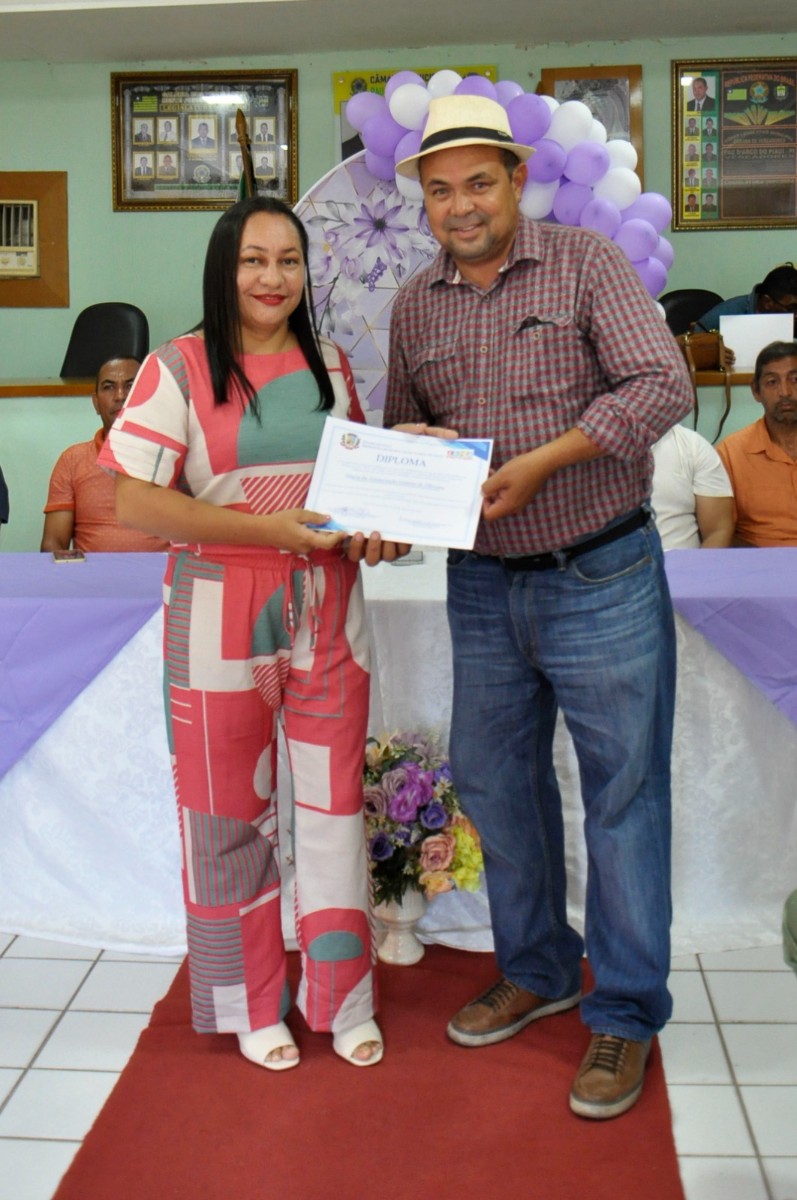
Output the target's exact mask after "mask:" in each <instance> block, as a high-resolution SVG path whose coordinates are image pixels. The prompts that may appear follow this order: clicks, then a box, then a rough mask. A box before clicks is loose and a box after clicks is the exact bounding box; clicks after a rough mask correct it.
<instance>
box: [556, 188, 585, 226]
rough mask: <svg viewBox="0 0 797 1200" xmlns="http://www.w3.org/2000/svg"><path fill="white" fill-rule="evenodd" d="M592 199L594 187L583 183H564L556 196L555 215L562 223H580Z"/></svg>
mask: <svg viewBox="0 0 797 1200" xmlns="http://www.w3.org/2000/svg"><path fill="white" fill-rule="evenodd" d="M591 199H592V189H591V188H588V187H586V185H585V184H583V183H567V182H565V183H563V184H562V186H561V187H560V188H559V191H558V192H557V193H556V195H555V196H554V201H553V215H554V216H555V217H556V219H557V221H559V222H560V223H561V224H562V225H578V220H579V217H580V216H581V214H582V212H583V211H584V208H585V206H586V205H587V204H589V202H590V200H591Z"/></svg>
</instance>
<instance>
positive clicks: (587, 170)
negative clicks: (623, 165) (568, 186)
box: [564, 142, 609, 183]
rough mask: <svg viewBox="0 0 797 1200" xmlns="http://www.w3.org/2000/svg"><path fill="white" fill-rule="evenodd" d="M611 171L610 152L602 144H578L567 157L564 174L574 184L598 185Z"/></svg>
mask: <svg viewBox="0 0 797 1200" xmlns="http://www.w3.org/2000/svg"><path fill="white" fill-rule="evenodd" d="M608 170H609V151H608V150H607V149H606V147H605V146H603V145H602V144H601V143H600V142H578V143H577V144H576V145H575V146H574V147H573V149H572V150H571V151H570V153H569V154H568V156H567V162H566V163H565V169H564V174H565V175H566V176H567V178H568V179H572V181H573V183H597V181H598V180H599V179H602V178H603V176H604V175H605V174H606V172H607V171H608Z"/></svg>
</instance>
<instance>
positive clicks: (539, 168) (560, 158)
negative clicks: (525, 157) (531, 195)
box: [529, 138, 567, 183]
mask: <svg viewBox="0 0 797 1200" xmlns="http://www.w3.org/2000/svg"><path fill="white" fill-rule="evenodd" d="M566 159H567V151H566V150H563V149H562V147H561V146H560V145H559V143H558V142H553V141H551V139H550V138H540V139H539V141H537V142H535V143H534V153H533V154H532V156H531V158H530V159H529V179H533V180H535V182H536V183H553V181H554V179H558V178H559V176H560V175H561V174H562V168H563V167H564V165H565V161H566Z"/></svg>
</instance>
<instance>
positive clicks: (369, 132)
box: [362, 110, 407, 160]
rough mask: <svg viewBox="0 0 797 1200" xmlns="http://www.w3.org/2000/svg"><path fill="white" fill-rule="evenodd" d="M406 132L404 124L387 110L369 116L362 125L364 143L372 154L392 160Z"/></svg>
mask: <svg viewBox="0 0 797 1200" xmlns="http://www.w3.org/2000/svg"><path fill="white" fill-rule="evenodd" d="M406 132H407V130H406V129H405V128H404V126H403V125H399V123H398V121H394V120H393V118H392V117H391V115H390V113H389V112H387V110H386V111H385V112H380V113H377V114H376V116H375V117H369V118H368V120H367V121H366V122H365V124H364V125H363V127H362V139H363V144H364V146H365V148H366V150H370V151H371V153H372V154H379V155H381V157H382V158H390V159H391V160H392V158H393V151H394V150H395V149H396V146H397V145H398V143H399V140H400V139H401V138H403V137H404V134H405V133H406Z"/></svg>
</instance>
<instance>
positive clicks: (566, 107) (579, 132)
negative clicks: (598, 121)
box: [545, 100, 594, 150]
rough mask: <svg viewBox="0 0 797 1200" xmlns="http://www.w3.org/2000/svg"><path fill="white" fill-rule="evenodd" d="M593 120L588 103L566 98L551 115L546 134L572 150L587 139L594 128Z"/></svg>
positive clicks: (566, 148)
mask: <svg viewBox="0 0 797 1200" xmlns="http://www.w3.org/2000/svg"><path fill="white" fill-rule="evenodd" d="M593 120H594V118H593V116H592V113H591V112H590V111H589V109H588V108H587V106H586V104H582V103H581V101H580V100H566V101H565V103H564V104H560V105H559V107H558V108H557V110H556V112H555V113H554V114H553V116H552V117H551V124H550V125H549V127H548V131H547V133H546V134H545V136H546V137H547V138H550V139H551V141H553V142H558V143H559V145H560V146H563V147H564V149H565V150H572V149H573V147H574V146H577V145H578V143H579V142H583V141H584V140H585V139H586V136H587V134H588V133H589V131H590V130H591V129H592V122H593Z"/></svg>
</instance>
